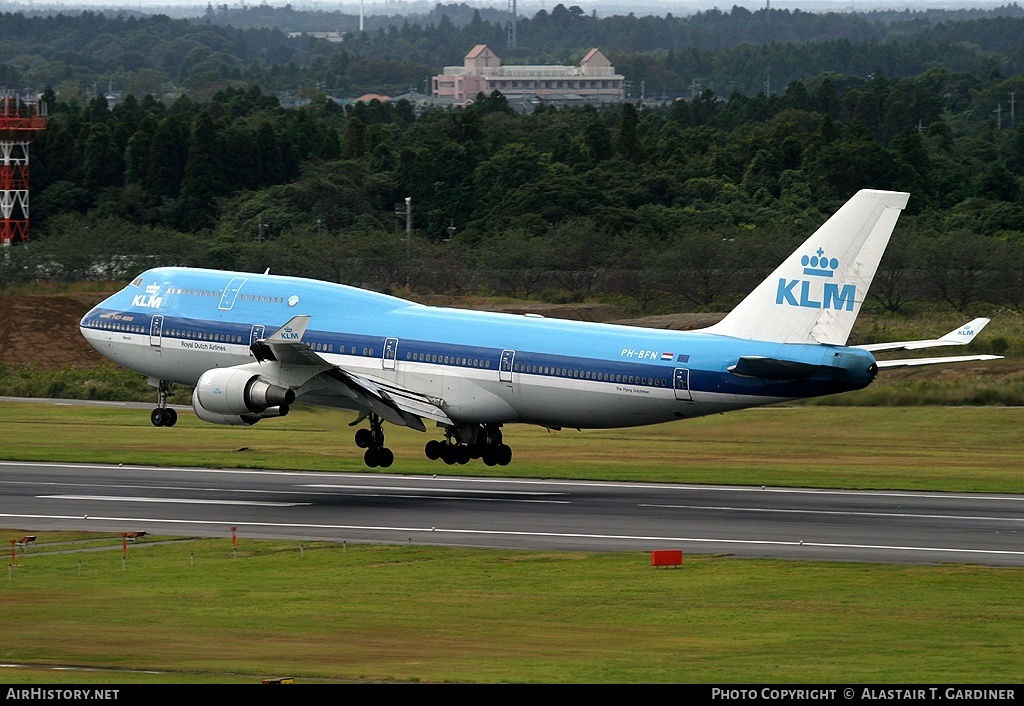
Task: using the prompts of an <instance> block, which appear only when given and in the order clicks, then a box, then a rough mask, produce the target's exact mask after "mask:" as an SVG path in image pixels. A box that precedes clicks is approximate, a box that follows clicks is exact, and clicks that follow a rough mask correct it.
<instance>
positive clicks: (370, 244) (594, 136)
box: [0, 5, 1024, 313]
mask: <svg viewBox="0 0 1024 706" xmlns="http://www.w3.org/2000/svg"><path fill="white" fill-rule="evenodd" d="M1004 9H1005V12H1004V13H1003V14H1001V15H1000V14H990V15H986V16H982V17H974V18H963V17H959V16H951V17H942V16H939V17H936V16H935V15H934V14H928V13H922V14H921V15H920V16H917V15H916V14H914V13H911V14H908V15H905V16H900V15H901V13H894V14H892V15H886V16H884V17H882V16H860V15H853V14H849V15H842V16H837V17H832V16H830V15H813V16H812V15H810V13H799V12H788V11H784V12H778V14H777V11H775V10H773V11H772V13H771V17H770V19H771V22H772V26H773V30H772V31H773V32H776V33H777V34H776V35H773V38H772V40H771V42H770V43H766V42H761V43H757V42H756V41H754V40H751V38H750V36H751V32H752V31H753V30H752V29H750V28H751V27H752V26H753V25H754V24H755V23H756V20H757V17H756V16H757V15H758V13H751V12H749V11H746V10H741V9H740V8H734V9H733V11H732V12H730V13H722V12H718V11H715V12H713V13H712V12H709V13H701V14H700V16H694V17H689V18H671V17H667V18H635V17H625V18H621V17H620V18H607V20H603V19H602V20H599V19H596V18H594V17H592V16H589V15H587V14H586V13H584V12H582V11H579V8H575V7H573V8H568V9H567V8H565V7H564V6H562V5H559V6H557V7H556V8H555V9H553V10H551V11H550V12H549V13H538V14H537V15H536V16H535V17H533V18H529V19H528V20H524V21H523V23H522V26H521V27H520V30H519V37H520V41H521V43H522V47H527V46H529V47H531V49H525V48H522V47H521V48H520V49H518V50H516V51H515V52H512V55H511V56H510V60H511V61H515V60H522V61H526V62H530V63H532V62H540V61H542V60H544V61H546V60H552V61H556V62H559V63H560V62H562V61H571V60H572V56H574V55H575V56H577V58H578V55H580V54H582V53H583V52H584V51H585V50H586V49H588V48H589V47H590V46H591V45H598V46H602V47H607V48H608V52H607V53H608V55H609V57H610V58H612V61H613V63H615V65H616V69H617V70H619V71H621V72H622V73H625V74H626V75H627V78H629V80H631V81H634V83H638V81H637V77H639V76H646V77H648V78H647V79H646V81H647V84H646V85H647V89H648V91H651V90H652V87H653V86H654V85H656V83H657V80H656V79H652V78H650V77H652V76H656V75H661V76H664V85H665V92H666V93H669V94H671V95H674V96H676V99H675V100H668V101H663V102H659V104H657V105H654V104H650V103H648V102H642V101H640V100H638V99H634V100H628V101H627V102H625V103H622V104H617V105H608V106H605V107H602V108H594V107H586V108H568V109H560V110H559V109H551V108H544V109H539V110H536V111H534V112H533V113H531V114H526V115H524V114H518V113H516V112H515V111H513V110H512V109H511V108H510V107H509V104H508V103H507V101H505V99H504V97H503V96H502V95H501V94H499V93H494V94H491V95H490V96H483V95H481V96H479V97H478V100H477V101H476V102H475V103H474V105H472V106H471V107H469V108H467V109H465V110H446V109H428V110H425V111H422V112H417V111H415V110H414V109H413V106H412V105H410V104H409V103H406V102H404V101H399V102H379V101H376V100H374V101H371V102H370V103H348V104H346V105H341V104H339V102H337V101H336V100H333V98H336V97H338V95H337V94H339V92H340V95H343V96H351V93H350V92H352V91H353V90H356V89H358V90H362V89H363V88H364V87H367V86H371V85H373V86H374V87H376V88H377V90H381V89H382V87H386V86H387V85H395V86H400V85H401V81H400V80H399V78H396V77H398V76H401V75H402V71H404V70H405V68H403V67H415V69H416V71H420V73H419V74H414V73H413V70H412V69H409V74H408V75H409V76H410V77H411V76H413V75H417V76H425V75H426V74H428V73H429V72H434V71H437V70H439V69H440V68H441V66H442V65H444V64H446V63H458V62H460V61H461V55H462V54H464V53H465V52H466V51H467V50H468V48H469V47H471V46H472V45H473V44H476V43H487V42H491V43H493V45H494V46H495V47H501V46H502V44H501V41H502V40H501V39H500V38H497V39H496V38H493V35H494V34H495V32H501V31H504V30H503V29H502V27H501V25H500V22H499V21H498V20H493V21H490V20H487V19H483V18H481V17H479V15H478V14H476V15H473V16H471V17H470V18H469V20H468V21H467V22H466V23H465V24H456V23H455V22H452V21H451V20H450V19H449V20H448V21H445V19H446V18H447V15H446V14H442V16H441V19H440V20H439V21H438V23H437V24H426V25H421V24H417V23H403V24H401V25H396V24H391V25H390V26H389V27H388V28H383V27H381V28H380V29H379V30H375V31H374V32H372V33H367V34H366V35H365V36H358V37H355V36H354V37H352V39H351V41H346V42H342V43H341V44H340V45H338V44H331V43H328V42H323V41H320V40H314V39H310V38H308V37H302V38H299V39H289V38H288V36H287V34H286V32H285V30H283V29H280V28H274V29H270V28H266V27H262V28H247V29H239V28H235V27H233V26H230V25H227V24H223V25H222V24H221V23H220V22H219V21H215V20H218V18H219V16H220V15H221V14H224V15H230V12H233V11H226V10H225V11H223V12H222V11H221V10H220V9H218V8H215V7H213V6H211V7H210V8H209V9H208V13H207V16H206V17H205V18H199V19H197V21H195V22H188V21H183V20H170V19H169V18H166V17H159V16H157V17H136V16H110V17H107V16H105V15H103V14H100V13H81V14H79V15H76V16H63V15H57V16H53V17H28V16H24V15H10V14H8V15H3V16H0V36H4V37H7V38H9V39H5V40H4V42H3V44H2V46H3V47H4V49H3V51H0V63H3V64H5V65H6V66H7V68H8V70H9V71H10V73H11V74H12V75H14V76H16V77H17V78H18V80H19V82H20V83H21V84H22V85H33V84H35V83H40V84H41V86H43V87H45V88H42V89H41V90H42V96H43V100H44V101H45V103H46V104H47V106H48V108H49V124H48V128H47V130H46V131H45V132H44V133H42V134H41V135H40V136H39V137H38V138H37V139H36V141H35V142H34V143H33V144H32V148H31V150H32V240H31V242H29V243H28V244H21V245H18V246H15V247H12V248H10V249H9V251H7V252H5V253H4V256H3V259H2V261H0V287H3V286H10V285H17V284H18V283H22V282H27V281H32V280H37V279H40V278H43V279H54V280H77V279H89V278H92V279H119V278H127V277H130V276H132V275H134V274H136V273H137V271H139V270H141V269H144V268H146V267H149V266H153V265H158V264H187V265H196V266H208V267H218V268H232V269H253V270H260V271H262V270H263V269H265V268H267V267H270V269H271V271H272V272H276V273H279V274H296V275H302V276H309V277H317V278H322V279H328V280H332V281H341V282H346V283H350V284H355V285H359V286H366V287H372V288H374V289H378V290H382V291H393V292H402V293H407V294H410V295H417V294H424V295H425V294H459V295H464V294H478V293H479V294H498V295H503V296H511V297H535V296H543V297H544V298H546V299H548V300H554V301H582V300H589V299H597V300H605V301H614V302H615V303H617V304H619V305H621V306H622V307H623V309H625V310H627V311H635V312H639V313H654V312H660V311H667V310H680V309H690V310H721V309H724V308H727V307H728V306H730V305H731V304H732V303H734V302H735V301H736V300H738V299H739V298H740V297H742V296H743V294H744V293H745V292H746V291H748V290H749V288H750V287H751V286H752V285H753V284H754V283H756V282H757V281H760V279H762V278H763V277H764V276H765V274H766V273H767V272H768V271H770V270H771V269H772V268H773V267H774V265H775V264H777V262H778V260H779V259H780V258H781V257H783V256H784V255H786V254H788V253H789V252H790V251H791V250H792V249H793V248H794V247H795V246H796V245H797V244H798V243H799V242H800V241H801V240H802V239H803V238H804V237H806V236H807V235H808V234H809V233H810V232H811V231H812V230H813V229H814V228H815V227H816V226H817V225H819V224H820V223H821V222H822V221H824V219H825V218H826V217H827V216H828V215H829V214H830V213H831V212H832V211H834V210H835V208H837V207H838V206H839V205H840V204H841V203H842V202H843V201H845V200H846V199H847V198H849V196H850V195H852V194H853V193H854V192H855V191H857V190H858V189H860V188H878V189H897V190H906V191H909V192H911V194H912V197H911V200H910V206H909V208H908V210H907V212H906V214H905V215H904V217H903V219H901V221H900V225H899V227H898V229H897V237H895V238H894V241H893V243H892V245H891V246H890V249H889V251H888V252H887V255H886V258H885V259H884V260H883V265H882V270H881V272H880V273H879V276H878V277H877V278H876V281H875V286H874V287H873V289H872V292H871V296H872V298H873V300H874V301H875V303H876V304H877V305H878V306H880V307H881V308H883V309H885V310H888V311H893V312H899V311H902V310H905V309H906V307H908V306H910V305H912V304H913V303H914V302H919V301H926V300H934V301H939V302H942V303H943V304H944V305H948V306H950V307H952V308H954V309H956V310H959V311H967V310H970V309H972V307H977V306H979V305H982V304H984V305H986V306H1001V307H1008V308H1013V309H1016V310H1018V311H1024V281H1022V280H1024V241H1022V236H1024V195H1022V184H1024V181H1022V177H1024V121H1022V120H1020V119H1018V118H1017V116H1016V110H1017V109H1018V106H1017V105H1016V101H1017V99H1018V97H1021V96H1024V73H1022V70H1021V67H1022V59H1024V56H1022V51H1024V48H1022V45H1021V43H1020V41H1019V37H1020V36H1024V24H1022V23H1024V17H1022V16H1021V14H1022V13H1021V12H1020V11H1019V9H1018V8H1016V6H1010V7H1008V8H1004ZM282 12H285V11H282ZM293 14H301V13H293ZM762 14H763V12H762ZM761 19H762V20H763V19H764V18H761ZM775 25H778V27H777V28H776V27H775ZM790 25H791V26H790ZM559 27H561V29H559ZM545 28H546V29H545ZM584 28H588V29H584ZM577 29H579V32H580V33H581V34H579V35H576V34H574V32H576V30H577ZM57 30H59V31H57ZM656 30H664V36H661V35H659V34H658V32H657V31H656ZM587 32H589V34H588V33H587ZM33 37H35V38H36V40H37V41H35V42H33ZM545 37H549V39H544V38H545ZM794 37H804V38H805V39H804V40H802V41H801V40H797V39H794ZM385 39H387V40H389V41H384V40H385ZM392 39H393V40H395V41H390V40H392ZM44 40H45V41H44ZM399 40H400V41H399ZM645 42H647V43H648V44H649V46H648V45H644V43H645ZM569 43H575V47H574V48H573V49H571V50H570V49H568V48H567V47H568V44H569ZM384 45H387V47H388V50H387V52H384V51H382V50H381V47H382V46H384ZM29 46H31V47H32V50H31V51H34V52H35V53H34V54H31V55H30V54H28V53H25V52H28V51H29V49H28V47H29ZM416 47H419V48H420V50H419V51H418V50H417V49H416ZM445 47H448V48H447V49H445ZM446 51H447V52H449V53H447V54H446V53H445V52H446ZM500 51H501V50H500V49H499V52H500ZM19 52H22V53H19ZM766 57H770V59H771V67H772V68H771V76H772V82H773V86H776V85H777V86H779V88H777V89H773V90H772V91H771V92H770V93H766V92H765V90H764V88H765V86H764V83H763V82H764V76H763V64H764V61H763V60H764V59H765V58H766ZM503 58H504V57H503ZM695 62H696V63H695ZM700 62H704V63H703V64H700ZM697 65H700V66H701V68H700V70H697V69H696V68H693V67H694V66H697ZM360 67H361V68H360ZM638 67H643V71H641V69H640V68H638ZM786 67H789V68H786ZM390 69H394V71H395V72H394V73H393V74H392V73H389V70H390ZM633 72H635V73H633ZM717 75H723V76H731V79H729V80H725V81H723V82H721V83H718V82H717V81H718V80H717V79H715V76H717ZM786 76H790V78H789V80H787V81H786V83H785V84H776V83H775V82H776V80H779V81H781V80H782V77H786ZM86 77H89V81H90V82H91V83H95V84H100V85H102V82H110V83H113V84H114V85H118V86H122V87H126V88H127V87H129V86H132V85H136V86H137V90H134V91H133V90H125V91H124V94H123V95H122V96H121V97H120V99H119V100H118V101H117V102H116V104H114V105H113V107H111V106H110V103H109V102H108V100H107V99H106V98H105V97H104V95H102V94H99V95H94V96H93V97H89V95H88V92H87V91H86V90H83V88H82V87H83V86H87V85H88V84H86V83H84V82H85V80H86ZM133 77H135V78H133ZM138 77H142V78H138ZM357 77H358V78H357ZM776 77H779V78H778V79H777V78H776ZM697 79H699V83H700V88H699V89H692V88H691V86H692V84H693V82H694V81H696V80H697ZM133 80H135V81H136V83H134V84H133V83H132V81H133ZM418 80H422V79H418ZM374 81H379V83H377V84H374ZM391 81H393V82H394V83H393V84H389V82H391ZM670 87H671V88H670ZM171 89H173V90H171ZM283 90H287V91H289V92H290V93H291V94H293V95H295V94H298V95H306V96H308V100H307V101H304V104H302V105H299V106H294V105H291V104H288V105H286V104H285V102H284V101H282V100H281V98H280V96H279V92H280V91H283ZM677 94H678V95H677ZM405 198H410V199H411V204H412V210H413V217H412V226H413V228H412V231H411V232H410V233H407V232H406V231H405V229H404V225H405V221H404V219H400V218H398V217H396V215H395V207H396V204H402V203H404V199H405Z"/></svg>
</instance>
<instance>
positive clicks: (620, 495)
mask: <svg viewBox="0 0 1024 706" xmlns="http://www.w3.org/2000/svg"><path fill="white" fill-rule="evenodd" d="M0 526H3V527H7V528H12V529H20V530H25V531H42V530H91V531H104V532H129V531H146V532H150V533H154V534H173V535H179V536H180V535H188V536H227V535H229V534H230V533H231V527H233V526H234V527H237V528H238V534H239V536H241V537H243V538H244V537H259V538H283V539H294V540H307V541H308V540H332V541H342V540H345V541H350V542H378V543H417V544H433V545H444V546H464V547H501V548H517V549H533V550H557V551H568V550H581V551H620V550H632V551H650V550H653V549H666V548H673V549H676V548H678V549H683V550H684V551H685V552H688V553H701V554H728V555H735V556H740V557H776V558H784V559H806V560H814V561H871V562H896V563H939V562H957V563H975V564H990V565H1003V566H1024V541H1022V540H1024V495H1002V494H970V493H926V492H908V491H841V490H814V489H786V488H761V487H725V486H701V485H674V484H654V483H649V484H642V483H611V482H586V481H547V480H529V479H516V478H463V477H451V476H397V475H382V474H371V473H309V472H287V471H247V470H208V469H196V468H151V467H141V466H110V465H71V464H63V463H18V462H0Z"/></svg>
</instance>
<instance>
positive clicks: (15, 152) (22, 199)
mask: <svg viewBox="0 0 1024 706" xmlns="http://www.w3.org/2000/svg"><path fill="white" fill-rule="evenodd" d="M45 129H46V104H45V103H43V102H42V101H39V102H37V103H35V104H32V103H28V102H25V101H23V100H21V99H20V98H18V96H16V95H14V94H13V93H11V92H9V91H4V92H3V93H0V245H10V244H11V243H13V242H25V241H27V240H28V143H30V142H31V141H32V139H33V138H34V137H35V136H36V135H38V134H39V133H40V132H42V131H43V130H45Z"/></svg>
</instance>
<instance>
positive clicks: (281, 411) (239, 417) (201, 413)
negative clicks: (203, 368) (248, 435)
mask: <svg viewBox="0 0 1024 706" xmlns="http://www.w3.org/2000/svg"><path fill="white" fill-rule="evenodd" d="M192 409H193V410H194V411H195V413H196V416H197V417H199V418H200V419H202V420H203V421H204V422H209V423H210V424H227V425H229V426H252V425H253V424H255V423H256V422H258V421H259V420H261V419H269V418H271V417H283V416H285V415H286V414H288V405H286V404H283V405H280V406H279V407H267V408H266V409H265V410H263V411H262V412H260V413H259V414H218V413H216V412H211V411H210V410H208V409H206V407H203V405H202V403H200V402H199V398H198V397H197V396H196V395H194V394H193V395H192Z"/></svg>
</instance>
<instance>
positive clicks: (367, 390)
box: [81, 190, 1001, 468]
mask: <svg viewBox="0 0 1024 706" xmlns="http://www.w3.org/2000/svg"><path fill="white" fill-rule="evenodd" d="M909 197H910V195H909V194H908V193H903V192H891V191H875V190H862V191H859V192H858V193H857V194H856V195H854V196H853V197H852V198H851V199H850V200H849V201H847V202H846V204H845V205H843V206H842V207H841V208H840V209H839V210H838V211H837V212H836V213H835V214H834V215H833V216H832V217H831V218H829V219H828V220H827V221H826V222H825V223H824V224H823V225H822V226H821V227H820V228H818V229H817V230H816V231H815V232H814V233H813V234H812V235H811V236H810V237H809V238H808V239H807V240H806V241H805V242H804V243H803V244H802V245H801V246H800V247H799V248H797V250H796V251H794V252H793V253H792V254H791V255H790V256H789V257H788V258H787V259H786V260H785V261H784V262H783V263H782V264H781V265H780V266H779V267H778V268H777V269H776V270H775V271H774V272H773V273H772V274H771V275H770V276H769V277H768V278H767V279H765V280H764V281H763V282H762V283H761V284H760V285H758V286H757V287H756V288H755V289H754V290H753V291H752V292H751V293H750V294H749V295H748V296H747V297H746V298H745V299H744V300H743V301H742V302H741V303H740V304H739V305H738V306H737V307H736V308H735V309H733V310H732V311H731V312H730V313H729V314H727V315H726V316H725V318H724V319H722V320H721V321H720V322H718V323H716V324H714V325H712V326H710V327H708V328H705V329H701V330H696V331H668V330H662V329H648V328H638V327H631V326H619V325H612V324H598V323H588V322H576V321H564V320H554V319H547V318H544V317H541V316H538V315H535V314H525V315H514V314H499V313H490V312H479V311H468V310H459V309H452V308H439V307H432V306H425V305H421V304H416V303H413V302H410V301H406V300H403V299H399V298H396V297H392V296H388V295H384V294H378V293H375V292H370V291H366V290H362V289H358V288H355V287H350V286H346V285H342V284H334V283H327V282H320V281H316V280H310V279H303V278H298V277H284V276H276V275H270V274H268V273H263V274H257V273H247V272H225V271H220V270H208V269H192V268H186V267H161V268H156V269H151V270H148V271H146V272H144V273H142V274H140V275H139V276H138V277H136V278H135V279H134V280H132V282H131V283H130V284H128V285H127V286H126V287H125V288H124V289H122V290H121V291H120V292H118V293H116V294H114V295H113V296H111V297H109V298H107V299H106V300H104V301H103V302H101V303H100V304H99V305H97V306H96V307H95V308H94V309H92V310H91V311H89V312H88V313H87V314H86V315H85V316H84V317H83V318H82V321H81V332H82V334H83V336H84V337H85V338H86V340H88V342H89V343H90V344H91V345H92V346H94V347H95V348H96V349H97V350H98V351H99V352H100V353H102V354H103V355H104V356H106V357H108V358H110V359H111V360H113V361H115V362H117V363H119V364H121V365H123V366H125V367H127V368H130V369H132V370H134V371H137V372H139V373H141V374H143V375H145V376H147V378H148V379H149V382H150V384H152V385H153V386H154V387H156V388H157V400H158V401H157V407H156V408H155V409H154V410H153V411H152V414H151V421H152V423H153V424H154V425H155V426H158V427H160V426H163V427H172V426H174V424H175V422H176V421H177V412H176V411H175V410H174V409H173V408H171V407H168V406H167V396H168V393H169V390H170V386H171V384H173V383H179V384H183V385H190V386H192V387H194V392H193V396H192V408H193V410H194V412H195V414H196V416H197V417H199V418H200V419H202V420H204V421H206V422H211V423H214V424H229V425H251V424H255V423H256V422H259V421H260V420H263V419H268V418H274V417H280V416H284V415H286V414H287V413H288V410H289V407H290V406H291V405H292V404H294V403H296V402H301V403H308V404H313V405H325V406H329V407H337V408H344V409H349V410H354V411H355V412H357V418H356V420H355V421H354V422H352V426H357V425H360V424H361V423H362V422H363V421H364V420H366V421H367V422H368V426H366V427H362V428H360V429H359V430H358V431H357V432H356V434H355V443H356V445H357V446H358V447H360V448H363V449H365V452H364V455H363V460H364V462H365V463H366V465H367V466H368V467H370V468H375V467H380V468H387V467H389V466H391V464H392V463H393V461H394V454H393V452H392V451H391V450H390V449H388V448H387V446H386V445H385V439H384V429H383V423H384V422H389V423H391V424H394V425H398V426H407V427H410V428H413V429H416V430H418V431H426V424H427V423H429V422H433V423H435V424H436V425H437V426H438V427H440V428H441V429H442V430H443V439H431V440H430V441H429V442H428V443H427V444H426V447H425V453H426V455H427V457H428V458H430V459H431V460H437V459H440V460H442V461H443V462H444V463H446V464H454V463H460V464H464V463H467V462H469V461H470V460H471V459H475V458H479V459H482V461H483V463H484V464H486V465H488V466H494V465H502V466H504V465H507V464H508V463H509V462H510V461H511V459H512V449H511V448H510V447H509V446H508V445H507V444H505V443H504V441H503V439H502V432H501V430H502V427H503V425H506V424H511V423H527V424H536V425H540V426H542V427H547V428H549V429H561V428H563V427H565V428H577V429H583V428H612V427H629V426H639V425H647V424H657V423H661V422H667V421H673V420H679V419H690V418H693V417H700V416H704V415H709V414H717V413H722V412H727V411H731V410H736V409H743V408H748V407H757V406H761V405H768V404H774V403H778V402H784V401H790V400H800V399H805V398H810V397H817V396H821V395H830V394H834V393H839V392H846V391H850V390H858V389H861V388H864V387H866V386H867V385H869V384H870V383H871V382H872V380H873V379H874V378H875V376H876V375H877V374H878V372H879V370H884V369H888V368H896V367H902V366H915V365H930V364H935V363H944V362H961V361H968V360H992V359H995V358H999V357H1001V356H994V355H968V356H951V357H946V358H908V359H902V360H882V361H878V360H876V359H875V357H874V355H873V351H878V350H888V349H893V350H895V349H899V348H904V349H917V348H925V347H929V346H945V345H958V344H965V343H969V342H970V341H971V340H973V339H974V336H975V334H976V333H977V332H978V331H980V330H981V329H982V328H983V327H984V325H985V324H987V323H988V320H987V319H975V320H974V321H972V322H970V323H969V324H966V325H965V326H963V327H961V328H959V329H957V330H956V331H953V332H950V333H949V334H947V335H945V336H942V337H941V338H938V339H929V340H924V341H901V342H897V343H893V344H869V345H863V346H847V345H846V344H847V339H848V337H849V335H850V331H851V329H852V327H853V323H854V320H855V319H856V317H857V314H858V313H859V311H860V309H861V306H862V304H863V303H864V300H865V297H866V295H867V291H868V287H869V286H870V284H871V280H872V278H873V277H874V275H875V271H876V269H877V267H878V263H879V261H880V260H881V257H882V253H883V252H884V250H885V247H886V245H887V244H888V241H889V237H890V235H891V234H892V231H893V229H894V228H895V226H896V221H897V219H898V217H899V215H900V213H901V212H902V210H903V208H904V207H905V206H906V204H907V200H908V199H909Z"/></svg>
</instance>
